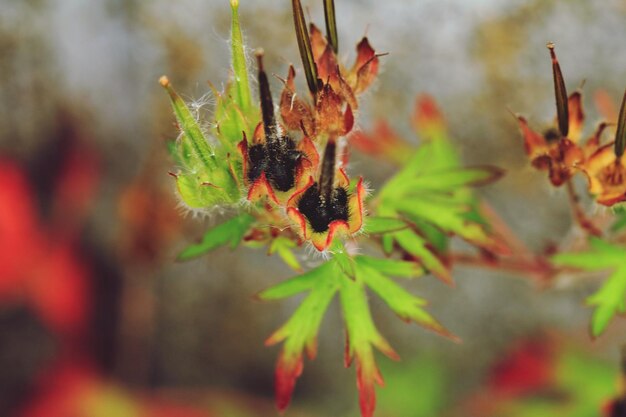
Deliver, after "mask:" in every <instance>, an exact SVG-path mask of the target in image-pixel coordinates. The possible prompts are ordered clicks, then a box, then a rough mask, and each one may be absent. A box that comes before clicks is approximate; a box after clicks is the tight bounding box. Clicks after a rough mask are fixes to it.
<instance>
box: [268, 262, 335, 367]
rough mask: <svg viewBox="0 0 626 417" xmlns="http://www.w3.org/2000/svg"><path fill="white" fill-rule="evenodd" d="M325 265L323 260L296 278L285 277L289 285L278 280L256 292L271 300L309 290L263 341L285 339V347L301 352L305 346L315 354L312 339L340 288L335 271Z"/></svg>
mask: <svg viewBox="0 0 626 417" xmlns="http://www.w3.org/2000/svg"><path fill="white" fill-rule="evenodd" d="M328 265H329V264H324V265H322V266H320V267H318V268H316V269H314V270H312V271H310V272H309V273H308V274H304V275H301V276H299V277H297V278H296V279H295V280H294V279H291V280H289V281H286V282H287V283H289V284H288V285H282V284H279V285H277V286H276V287H273V288H271V289H269V290H266V291H263V292H262V293H260V294H259V297H260V298H261V299H263V300H270V299H279V298H284V297H289V296H291V295H294V294H296V293H298V292H301V291H306V290H310V291H309V294H308V295H307V296H306V298H305V299H304V300H303V301H302V303H301V304H300V306H299V307H298V308H297V309H296V311H295V312H294V314H293V315H292V316H291V318H290V319H289V320H288V321H287V322H286V323H285V324H284V325H283V326H281V327H280V328H279V329H278V330H277V331H276V332H274V333H273V334H272V336H270V337H269V339H268V340H267V342H266V343H267V344H268V345H273V344H275V343H278V342H281V341H283V340H285V346H284V349H285V350H286V351H288V352H301V351H302V350H303V349H304V348H307V350H308V352H309V355H310V356H311V357H312V356H315V343H316V341H315V340H316V337H317V332H318V330H319V326H320V324H321V322H322V318H323V317H324V313H325V312H326V309H327V308H328V304H329V303H330V301H331V300H332V298H333V296H334V295H335V293H336V292H337V290H338V288H339V284H338V280H337V275H336V274H335V273H333V271H331V270H328V269H327V266H328ZM312 278H314V279H315V281H314V282H311V279H312ZM283 284H284V283H283ZM308 284H314V285H308ZM306 287H308V288H306Z"/></svg>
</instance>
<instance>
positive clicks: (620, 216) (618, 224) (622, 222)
mask: <svg viewBox="0 0 626 417" xmlns="http://www.w3.org/2000/svg"><path fill="white" fill-rule="evenodd" d="M615 217H616V219H615V223H613V224H612V225H611V231H612V232H619V231H620V230H623V229H624V228H626V212H625V211H624V210H623V209H620V210H615Z"/></svg>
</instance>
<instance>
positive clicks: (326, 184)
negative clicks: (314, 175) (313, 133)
mask: <svg viewBox="0 0 626 417" xmlns="http://www.w3.org/2000/svg"><path fill="white" fill-rule="evenodd" d="M336 149H337V144H336V143H335V140H334V139H330V140H329V141H328V143H327V144H326V149H324V158H323V159H322V169H321V172H320V179H319V187H320V188H319V189H320V196H321V197H322V198H323V199H324V201H325V202H326V203H328V202H329V201H330V200H331V197H332V194H333V188H334V187H333V186H334V183H335V163H336V161H335V153H336Z"/></svg>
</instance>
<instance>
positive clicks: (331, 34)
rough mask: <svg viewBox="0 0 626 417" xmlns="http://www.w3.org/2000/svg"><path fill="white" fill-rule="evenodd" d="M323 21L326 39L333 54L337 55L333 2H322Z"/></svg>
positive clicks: (325, 0)
mask: <svg viewBox="0 0 626 417" xmlns="http://www.w3.org/2000/svg"><path fill="white" fill-rule="evenodd" d="M324 19H325V20H326V38H327V39H328V43H330V46H331V47H332V48H333V51H334V52H335V54H337V51H338V50H339V38H338V37H337V21H336V19H335V1H334V0H324Z"/></svg>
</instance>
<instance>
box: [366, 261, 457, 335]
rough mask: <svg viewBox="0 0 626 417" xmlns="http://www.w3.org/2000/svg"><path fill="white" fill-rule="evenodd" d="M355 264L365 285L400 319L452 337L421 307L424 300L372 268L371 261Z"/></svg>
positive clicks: (424, 304) (425, 303) (424, 302)
mask: <svg viewBox="0 0 626 417" xmlns="http://www.w3.org/2000/svg"><path fill="white" fill-rule="evenodd" d="M357 259H359V258H357ZM357 265H358V272H359V274H360V276H361V278H362V279H363V281H364V282H365V283H366V284H367V286H368V287H370V288H371V289H372V290H373V291H374V292H375V293H376V294H377V295H378V296H379V297H380V298H382V299H383V301H385V303H387V305H388V306H389V308H391V309H392V310H393V311H394V313H396V314H397V315H398V316H399V317H400V318H401V319H403V320H406V321H414V322H415V323H417V324H419V325H420V326H423V327H425V328H427V329H430V330H432V331H434V332H437V333H439V334H441V335H443V336H446V337H452V335H451V333H450V332H449V331H447V330H446V329H445V328H444V327H443V326H442V325H441V324H439V322H437V320H435V319H434V318H433V317H432V316H431V315H430V314H428V313H427V312H426V310H424V309H423V308H422V307H424V306H426V305H427V304H428V303H427V302H426V300H424V299H422V298H419V297H416V296H414V295H412V294H410V293H408V292H407V291H406V290H405V289H403V288H402V287H400V286H399V285H398V284H396V283H395V282H393V281H392V280H391V279H389V278H388V277H386V276H385V275H383V274H381V273H380V272H379V271H378V270H376V269H375V268H373V267H372V266H371V263H370V264H369V265H368V263H367V262H365V263H363V262H362V261H361V262H357Z"/></svg>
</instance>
